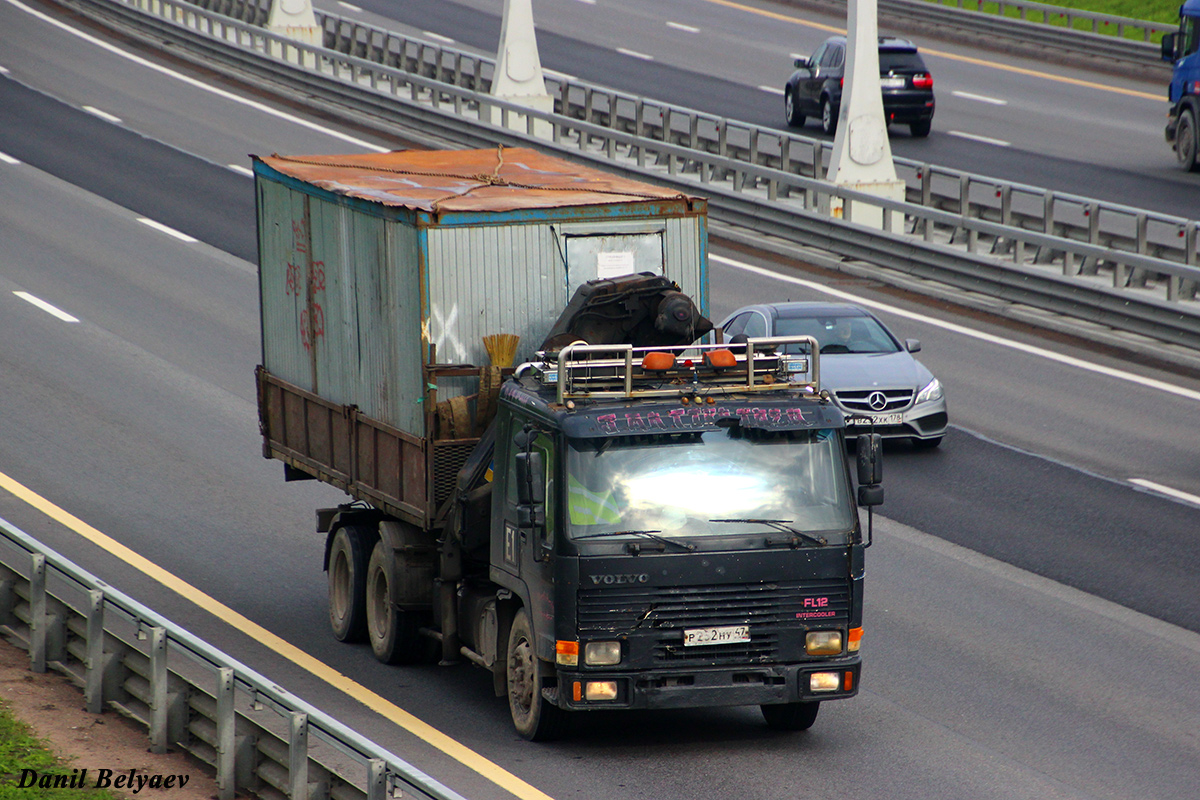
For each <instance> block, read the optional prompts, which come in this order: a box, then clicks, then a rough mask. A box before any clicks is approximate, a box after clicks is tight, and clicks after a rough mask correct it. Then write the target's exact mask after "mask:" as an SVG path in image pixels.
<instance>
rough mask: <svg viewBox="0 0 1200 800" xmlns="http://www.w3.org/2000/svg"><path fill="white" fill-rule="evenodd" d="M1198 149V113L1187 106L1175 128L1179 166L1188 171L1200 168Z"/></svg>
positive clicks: (1199, 147)
mask: <svg viewBox="0 0 1200 800" xmlns="http://www.w3.org/2000/svg"><path fill="white" fill-rule="evenodd" d="M1197 149H1200V136H1198V131H1197V128H1196V115H1195V114H1194V113H1193V112H1192V110H1191V109H1190V108H1185V109H1184V110H1183V111H1181V112H1179V122H1178V124H1177V125H1176V128H1175V155H1176V157H1177V158H1178V159H1179V166H1181V167H1183V168H1184V169H1185V170H1187V171H1188V172H1196V171H1197V169H1200V160H1198V159H1200V156H1198V155H1197V152H1196V151H1197Z"/></svg>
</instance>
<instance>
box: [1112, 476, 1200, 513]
mask: <svg viewBox="0 0 1200 800" xmlns="http://www.w3.org/2000/svg"><path fill="white" fill-rule="evenodd" d="M1129 482H1130V483H1133V484H1136V485H1138V486H1141V487H1142V488H1143V489H1149V490H1150V491H1152V492H1158V493H1159V494H1165V495H1166V496H1167V497H1173V498H1175V499H1176V500H1182V501H1184V502H1185V503H1191V504H1192V505H1194V506H1200V497H1197V496H1196V495H1194V494H1188V493H1187V492H1181V491H1179V490H1178V489H1172V488H1171V487H1170V486H1163V485H1162V484H1161V483H1155V482H1154V481H1148V480H1146V479H1145V478H1130V479H1129Z"/></svg>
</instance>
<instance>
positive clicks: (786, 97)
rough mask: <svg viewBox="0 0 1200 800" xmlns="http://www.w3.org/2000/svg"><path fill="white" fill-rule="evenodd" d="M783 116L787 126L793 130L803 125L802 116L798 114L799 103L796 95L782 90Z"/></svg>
mask: <svg viewBox="0 0 1200 800" xmlns="http://www.w3.org/2000/svg"><path fill="white" fill-rule="evenodd" d="M783 115H784V117H786V118H787V124H788V125H789V126H790V127H793V128H799V127H802V126H803V125H804V115H803V114H801V113H800V103H799V102H797V100H796V93H795V92H794V91H792V89H790V88H788V89H784V90H783Z"/></svg>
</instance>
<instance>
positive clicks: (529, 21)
mask: <svg viewBox="0 0 1200 800" xmlns="http://www.w3.org/2000/svg"><path fill="white" fill-rule="evenodd" d="M492 96H494V97H498V98H500V99H502V100H507V101H509V102H511V103H519V104H520V105H523V106H527V107H528V108H532V109H535V110H537V111H542V112H545V113H550V112H552V111H554V98H553V97H551V96H550V94H549V93H548V92H547V91H546V79H545V77H544V76H543V75H542V61H541V59H540V58H539V57H538V48H537V34H536V33H535V32H534V27H533V3H532V0H504V20H503V23H502V25H501V30H500V49H499V50H498V51H497V53H496V73H495V75H494V76H493V77H492ZM491 121H492V124H494V125H500V124H502V117H501V110H500V109H498V108H492V109H491ZM508 127H510V128H512V129H514V130H519V131H526V130H527V129H528V128H527V121H526V117H525V115H524V114H514V113H512V112H510V113H509V115H508ZM534 134H535V135H536V136H538V137H540V138H544V139H549V138H550V137H551V135H552V128H551V126H550V123H549V122H545V121H543V120H535V121H534Z"/></svg>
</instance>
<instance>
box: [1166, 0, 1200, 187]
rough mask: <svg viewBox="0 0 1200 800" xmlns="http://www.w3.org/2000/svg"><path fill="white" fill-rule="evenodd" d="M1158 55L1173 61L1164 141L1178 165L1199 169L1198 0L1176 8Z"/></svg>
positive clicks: (1199, 81) (1199, 6) (1199, 72)
mask: <svg viewBox="0 0 1200 800" xmlns="http://www.w3.org/2000/svg"><path fill="white" fill-rule="evenodd" d="M1162 57H1163V60H1164V61H1169V62H1172V63H1173V64H1174V70H1173V72H1172V74H1171V83H1170V86H1169V88H1168V90H1167V96H1168V100H1170V103H1171V108H1170V110H1169V111H1168V112H1167V127H1166V131H1165V135H1166V140H1167V141H1168V142H1169V143H1170V144H1171V145H1172V147H1174V149H1175V155H1176V157H1177V158H1178V160H1179V164H1180V166H1182V167H1183V168H1184V169H1185V170H1188V171H1189V172H1195V171H1196V170H1197V169H1200V166H1198V163H1197V150H1198V148H1200V0H1187V2H1185V3H1184V4H1183V5H1182V6H1180V7H1179V31H1178V32H1176V33H1169V34H1167V35H1165V36H1163V38H1162Z"/></svg>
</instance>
